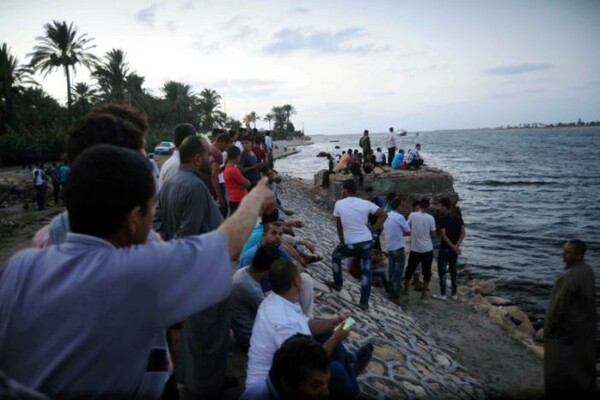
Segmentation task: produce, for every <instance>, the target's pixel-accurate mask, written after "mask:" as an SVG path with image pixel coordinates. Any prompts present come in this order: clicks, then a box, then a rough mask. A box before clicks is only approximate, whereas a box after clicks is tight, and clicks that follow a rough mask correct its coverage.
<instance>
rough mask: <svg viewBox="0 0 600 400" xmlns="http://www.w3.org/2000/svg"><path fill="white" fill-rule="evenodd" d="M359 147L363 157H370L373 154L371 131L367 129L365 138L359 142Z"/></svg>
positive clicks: (364, 134)
mask: <svg viewBox="0 0 600 400" xmlns="http://www.w3.org/2000/svg"><path fill="white" fill-rule="evenodd" d="M358 145H359V146H360V147H361V148H362V151H363V156H365V157H366V156H368V155H369V153H371V138H370V137H369V131H368V130H367V129H365V132H364V133H363V136H362V137H361V138H360V140H359V141H358Z"/></svg>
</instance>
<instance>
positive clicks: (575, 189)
mask: <svg viewBox="0 0 600 400" xmlns="http://www.w3.org/2000/svg"><path fill="white" fill-rule="evenodd" d="M360 136H361V135H360V134H353V135H339V136H333V135H323V136H313V137H312V138H313V142H314V144H313V145H309V146H302V147H298V149H300V150H301V152H300V153H299V154H296V155H293V156H289V157H287V158H284V159H282V160H279V161H277V164H276V169H277V170H278V171H279V172H283V173H287V174H289V175H292V176H296V177H300V178H303V179H308V180H312V179H313V175H314V173H315V172H316V171H318V170H319V169H324V168H326V167H327V162H326V160H325V159H324V158H317V157H316V155H317V154H318V153H319V152H320V151H326V152H330V153H331V154H339V153H341V151H342V150H347V149H348V148H352V149H355V148H358V140H359V138H360ZM332 140H337V141H338V142H332ZM398 141H399V144H400V147H402V148H404V149H405V150H408V149H410V148H411V147H414V145H415V143H421V146H422V151H421V154H422V155H423V157H424V158H425V162H426V164H428V165H431V166H434V167H438V168H441V169H443V170H445V171H447V172H449V173H451V174H452V176H453V177H454V189H455V190H456V192H457V193H458V195H459V198H460V200H459V205H460V207H461V210H462V213H463V217H464V220H465V224H466V229H467V238H466V240H465V242H464V245H463V255H462V256H461V257H460V258H459V263H460V264H461V265H460V274H461V276H462V277H465V276H466V277H479V278H484V279H494V280H495V282H496V287H497V290H496V292H497V293H498V294H499V295H501V296H506V297H508V298H510V299H512V300H513V301H514V302H515V303H517V304H518V305H519V306H520V307H521V308H523V309H524V310H525V311H526V312H527V313H528V314H529V316H530V318H531V319H532V322H533V323H534V325H536V327H540V326H541V324H542V321H543V318H544V314H545V309H546V306H547V304H548V299H549V297H550V292H551V290H552V287H553V285H554V282H555V280H556V277H557V276H558V274H559V273H560V272H561V271H562V270H563V268H564V264H563V262H562V258H561V254H562V246H563V243H564V241H565V240H566V239H568V238H580V239H582V240H584V241H585V242H586V244H587V245H588V252H587V254H586V258H587V260H588V262H589V263H590V264H591V265H592V266H593V267H594V269H595V272H596V276H597V278H596V288H597V297H598V305H600V285H599V284H598V282H599V281H600V278H599V277H598V275H600V269H599V268H598V267H600V129H598V128H581V129H579V128H570V129H531V130H455V131H436V132H421V133H420V134H419V136H418V137H417V136H415V133H411V132H409V133H408V136H405V137H398ZM371 144H372V147H374V148H376V147H381V148H382V149H383V150H384V153H387V151H386V150H385V149H384V148H385V141H384V134H372V135H371ZM336 145H337V146H340V149H335V146H336ZM599 335H600V329H599Z"/></svg>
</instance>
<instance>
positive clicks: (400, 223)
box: [383, 197, 410, 303]
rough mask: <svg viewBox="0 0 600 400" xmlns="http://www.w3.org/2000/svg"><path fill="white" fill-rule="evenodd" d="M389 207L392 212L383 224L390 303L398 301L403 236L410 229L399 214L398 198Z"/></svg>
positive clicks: (402, 271) (401, 272) (401, 271)
mask: <svg viewBox="0 0 600 400" xmlns="http://www.w3.org/2000/svg"><path fill="white" fill-rule="evenodd" d="M390 207H391V208H392V210H391V211H390V213H389V214H388V218H387V219H386V220H385V223H384V224H383V228H384V229H385V241H386V243H387V251H388V282H389V285H390V287H389V291H390V294H391V295H392V301H393V302H395V303H398V302H399V301H400V287H401V286H402V277H403V276H404V261H405V255H404V235H406V234H409V233H410V227H409V226H408V223H407V222H406V219H404V216H403V215H402V214H400V212H399V210H400V198H398V197H395V198H394V199H393V200H392V201H391V203H390Z"/></svg>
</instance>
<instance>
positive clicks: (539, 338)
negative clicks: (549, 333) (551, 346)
mask: <svg viewBox="0 0 600 400" xmlns="http://www.w3.org/2000/svg"><path fill="white" fill-rule="evenodd" d="M533 338H534V339H535V341H536V342H543V341H544V328H540V329H538V331H537V332H536V333H535V336H534V337H533Z"/></svg>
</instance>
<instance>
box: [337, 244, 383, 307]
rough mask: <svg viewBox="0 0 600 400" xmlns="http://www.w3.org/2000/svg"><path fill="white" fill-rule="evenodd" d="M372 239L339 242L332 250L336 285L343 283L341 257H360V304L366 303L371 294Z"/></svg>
mask: <svg viewBox="0 0 600 400" xmlns="http://www.w3.org/2000/svg"><path fill="white" fill-rule="evenodd" d="M372 248H373V241H372V240H368V241H366V242H360V243H353V244H340V245H339V246H338V247H336V248H335V250H333V254H332V255H331V261H332V265H333V281H334V283H335V284H336V285H338V286H342V285H343V284H344V281H343V278H342V259H343V258H346V257H350V256H358V257H360V304H361V305H368V304H369V296H371V282H372V281H373V272H372V271H371V263H372V259H373V255H372V254H371V250H372Z"/></svg>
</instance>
